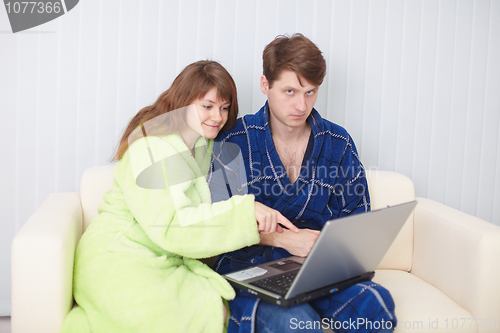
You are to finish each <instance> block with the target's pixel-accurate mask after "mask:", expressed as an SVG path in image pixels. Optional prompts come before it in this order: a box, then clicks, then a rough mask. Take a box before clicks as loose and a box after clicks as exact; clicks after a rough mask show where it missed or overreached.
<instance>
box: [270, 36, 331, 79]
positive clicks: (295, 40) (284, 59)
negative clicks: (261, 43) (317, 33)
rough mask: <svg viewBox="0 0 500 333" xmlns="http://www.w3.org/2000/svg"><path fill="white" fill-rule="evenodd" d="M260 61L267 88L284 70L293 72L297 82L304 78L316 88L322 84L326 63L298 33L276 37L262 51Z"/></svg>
mask: <svg viewBox="0 0 500 333" xmlns="http://www.w3.org/2000/svg"><path fill="white" fill-rule="evenodd" d="M262 60H263V67H264V73H263V74H264V75H265V76H266V79H267V81H268V82H269V87H272V85H273V83H274V81H276V80H278V79H279V78H280V75H281V73H282V72H283V71H284V70H290V71H293V72H295V74H297V77H298V78H299V81H300V79H301V78H304V79H306V80H307V81H308V82H310V83H311V84H313V85H316V86H320V85H321V83H323V79H324V77H325V74H326V61H325V59H324V58H323V55H322V54H321V51H320V50H319V49H318V47H317V46H316V44H314V43H313V42H311V40H309V39H308V38H307V37H305V36H304V35H302V34H300V33H297V34H294V35H293V36H292V37H288V36H285V35H280V36H277V37H276V38H275V39H274V40H273V41H272V42H271V43H269V44H268V45H267V46H266V48H265V49H264V53H263V54H262ZM301 84H302V82H301Z"/></svg>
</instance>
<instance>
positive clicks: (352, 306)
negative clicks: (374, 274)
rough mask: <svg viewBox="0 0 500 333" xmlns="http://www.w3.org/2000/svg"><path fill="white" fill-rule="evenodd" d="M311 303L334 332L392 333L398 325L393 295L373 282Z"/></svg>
mask: <svg viewBox="0 0 500 333" xmlns="http://www.w3.org/2000/svg"><path fill="white" fill-rule="evenodd" d="M310 304H311V305H312V307H313V308H314V309H315V310H316V312H317V313H318V314H319V315H320V316H321V317H322V318H326V319H328V326H329V328H330V329H332V330H333V331H335V332H349V333H354V332H370V333H374V332H391V331H392V330H393V329H394V328H395V327H396V325H397V320H396V315H395V313H394V301H393V299H392V296H391V294H390V293H389V291H388V290H387V289H385V288H383V287H382V286H380V285H378V284H376V283H374V282H371V281H368V282H362V283H358V284H356V285H354V286H351V287H349V288H347V289H345V290H342V291H341V292H338V293H336V294H333V295H330V296H328V297H323V298H321V299H317V300H315V301H312V302H310Z"/></svg>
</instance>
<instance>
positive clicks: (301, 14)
mask: <svg viewBox="0 0 500 333" xmlns="http://www.w3.org/2000/svg"><path fill="white" fill-rule="evenodd" d="M2 8H3V7H0V112H1V115H2V120H3V122H2V124H3V125H4V126H3V127H2V131H1V132H0V141H1V142H2V145H0V153H1V156H2V157H3V161H4V163H2V164H1V165H0V168H1V171H2V172H0V184H1V185H2V191H1V192H0V211H1V212H2V218H3V220H2V223H0V315H7V314H9V313H10V269H9V267H10V244H11V241H12V238H13V237H14V235H15V233H16V232H17V231H18V230H19V229H20V228H21V227H22V226H23V224H24V223H25V222H26V220H27V219H28V218H29V216H30V214H32V213H33V212H34V211H35V209H36V208H37V207H38V206H40V204H41V203H42V202H43V201H44V200H45V199H46V198H47V196H48V195H49V194H50V193H54V192H68V191H78V190H79V183H80V179H81V174H82V173H83V171H84V170H85V169H86V168H88V167H89V166H92V165H102V164H106V163H108V160H109V158H110V157H111V154H112V153H113V150H114V148H115V147H116V145H117V143H118V140H119V138H120V136H121V134H122V132H123V130H124V128H125V126H126V124H128V122H129V121H130V119H131V118H132V117H133V116H134V115H135V114H136V113H137V112H138V111H139V110H140V109H141V108H143V107H144V106H147V105H150V104H151V103H153V102H154V101H155V100H156V98H157V97H158V95H159V94H160V93H162V92H163V91H165V90H166V89H167V88H168V87H169V86H170V84H171V83H172V81H173V79H174V78H175V77H176V75H177V74H178V73H179V72H180V71H181V70H182V69H183V68H184V67H185V66H186V65H188V64H189V63H192V62H193V61H197V60H201V59H214V60H217V61H220V62H221V63H222V64H223V65H224V66H225V67H226V68H227V69H228V71H229V72H230V73H231V74H232V75H233V78H234V80H235V82H236V85H237V87H238V91H239V96H238V98H239V106H240V115H244V114H247V113H254V112H256V111H257V110H258V109H259V108H260V107H261V106H262V105H263V104H264V102H265V100H266V98H265V96H264V95H263V94H262V92H261V91H260V87H259V79H260V76H261V75H262V51H263V49H264V47H265V45H266V44H268V43H269V42H271V41H272V40H273V39H274V37H275V36H276V35H278V34H293V33H295V32H301V33H303V34H304V35H306V36H307V37H310V38H311V39H312V40H313V41H314V42H315V43H316V44H317V45H318V46H319V47H320V49H321V50H322V52H323V54H324V56H325V59H326V61H327V75H326V77H325V80H324V82H323V85H322V86H321V87H320V90H319V96H318V100H317V103H316V105H315V106H316V108H317V109H318V111H319V112H320V113H321V114H322V115H323V116H325V117H326V118H328V119H329V120H331V121H333V122H335V123H337V124H339V125H341V126H344V127H345V128H346V129H347V130H348V131H349V133H350V134H351V135H352V137H353V139H354V141H355V143H356V145H357V147H358V151H359V152H360V156H361V159H362V160H363V163H364V164H365V166H366V167H367V168H370V169H380V170H393V171H397V172H400V173H403V174H405V175H407V176H409V177H410V178H411V179H412V180H413V182H414V184H415V189H416V195H417V196H423V197H429V198H431V199H434V200H437V201H439V202H442V203H444V204H447V205H449V206H451V207H454V208H457V209H460V210H462V211H464V212H467V213H470V214H473V215H476V216H478V217H480V218H483V219H485V220H486V221H489V222H492V223H495V224H498V225H500V204H499V203H500V133H499V132H500V131H499V129H500V34H498V31H499V30H500V1H497V0H480V1H479V0H463V1H449V0H400V1H399V0H398V1H392V0H380V1H370V0H357V1H345V0H311V1H302V0H292V1H286V0H271V1H269V0H256V1H245V0H206V1H205V0H190V1H175V0H172V1H154V0H140V1H124V0H109V1H98V0H85V1H80V2H79V4H78V5H77V6H76V7H75V8H74V9H73V10H71V11H69V12H68V13H67V14H65V15H63V16H61V17H59V18H58V19H56V20H53V21H50V22H48V23H46V24H44V25H41V26H39V27H35V28H32V29H30V30H28V31H25V32H19V33H16V34H12V33H11V32H10V26H9V21H8V18H7V14H6V12H5V11H4V10H3V9H2ZM5 161H6V162H5Z"/></svg>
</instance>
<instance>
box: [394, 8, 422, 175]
mask: <svg viewBox="0 0 500 333" xmlns="http://www.w3.org/2000/svg"><path fill="white" fill-rule="evenodd" d="M403 6H404V8H403V22H402V26H401V27H400V29H401V30H402V37H401V38H402V45H401V76H400V96H399V107H398V110H399V115H398V128H397V132H398V133H397V148H396V168H395V169H396V170H399V172H401V173H403V174H405V175H406V176H409V177H410V176H411V175H412V170H413V161H414V154H413V147H414V142H415V120H416V114H417V92H418V70H419V66H418V62H419V57H420V47H419V46H420V26H421V20H422V19H421V18H422V15H423V13H422V3H421V1H405V2H404V4H403Z"/></svg>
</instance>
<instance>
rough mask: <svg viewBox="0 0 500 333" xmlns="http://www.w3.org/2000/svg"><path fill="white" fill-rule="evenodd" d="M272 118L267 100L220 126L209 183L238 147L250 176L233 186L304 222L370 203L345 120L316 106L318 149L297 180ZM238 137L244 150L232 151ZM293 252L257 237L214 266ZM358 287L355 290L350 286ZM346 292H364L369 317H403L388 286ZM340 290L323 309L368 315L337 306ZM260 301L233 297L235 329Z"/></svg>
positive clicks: (250, 320)
mask: <svg viewBox="0 0 500 333" xmlns="http://www.w3.org/2000/svg"><path fill="white" fill-rule="evenodd" d="M268 119H269V108H268V104H267V103H266V105H264V106H263V107H262V108H261V109H260V111H259V112H257V113H256V114H254V115H246V116H244V117H243V118H240V119H238V121H237V122H236V124H235V126H234V127H233V128H232V129H231V130H230V131H227V132H224V133H221V135H220V136H219V138H217V140H216V144H215V145H214V158H213V160H212V168H211V172H210V173H209V175H208V181H209V184H210V186H212V187H216V186H215V184H213V178H214V177H212V174H213V171H214V170H218V169H221V168H226V169H231V168H229V167H228V165H230V164H231V161H234V159H235V156H237V155H239V156H240V157H241V158H242V159H243V162H244V170H245V172H246V177H241V175H240V177H239V182H240V184H238V186H234V184H231V188H235V187H237V188H238V189H239V191H241V192H242V193H250V194H253V195H255V199H256V200H257V201H259V202H262V203H264V204H265V205H267V206H269V207H272V208H274V209H276V210H278V211H280V212H281V213H282V214H283V215H284V216H285V217H287V218H288V219H289V220H290V221H292V222H293V223H294V224H295V225H296V226H298V227H299V228H309V229H316V230H321V228H322V227H323V226H324V224H325V223H326V221H328V220H330V219H335V218H338V217H342V216H346V215H349V214H357V213H361V212H367V211H369V210H370V198H369V194H368V185H367V182H366V177H365V170H364V167H363V165H362V164H361V161H360V159H359V156H358V153H357V150H356V147H355V145H354V142H353V141H352V139H351V137H350V135H349V134H348V133H347V131H346V130H345V129H344V128H342V127H340V126H338V125H336V124H334V123H332V122H329V121H327V120H325V119H323V118H322V117H321V116H320V114H319V113H318V112H317V111H316V110H315V109H313V110H312V113H311V115H310V116H309V118H308V119H307V120H308V122H309V125H310V126H311V131H312V137H313V140H314V141H313V146H312V152H311V154H310V157H309V158H308V159H307V160H306V161H304V162H303V165H302V169H301V172H300V176H299V178H298V179H297V180H296V181H295V183H293V184H292V183H291V182H290V180H289V178H288V175H287V173H286V170H285V167H284V166H283V164H282V162H281V160H280V158H279V155H278V152H277V151H276V148H275V146H274V142H273V140H272V133H271V128H270V126H269V120H268ZM235 145H236V146H237V147H238V148H239V150H240V151H239V152H234V151H233V150H234V147H235ZM228 151H230V152H228ZM228 156H229V157H228ZM240 170H241V169H240ZM226 180H227V179H226ZM219 187H220V186H219ZM233 194H235V193H233ZM236 194H237V193H236ZM288 256H290V253H288V252H287V251H286V250H284V249H281V248H274V247H268V246H261V245H254V246H251V247H246V248H243V249H241V250H238V251H234V252H231V253H227V254H224V255H221V256H219V259H218V260H217V262H216V264H215V266H214V269H215V270H216V271H217V272H219V273H221V274H225V273H228V272H231V271H235V270H238V269H243V268H247V267H250V266H253V265H257V264H260V263H264V262H268V261H271V260H277V259H281V258H284V257H288ZM372 285H373V286H372V287H371V288H372V289H371V290H376V289H377V288H381V289H383V288H382V287H380V286H376V285H375V284H374V283H372ZM351 289H352V293H353V294H352V295H350V294H349V291H350V290H351ZM365 290H368V289H365ZM339 294H340V293H339ZM358 294H359V295H358ZM342 295H344V296H343V297H344V298H345V297H346V295H347V299H351V298H355V299H357V303H354V304H358V303H359V302H361V303H363V304H365V306H361V307H359V306H358V309H368V308H371V310H370V314H368V313H367V315H368V317H367V319H373V318H374V316H373V313H377V316H381V318H384V319H385V320H393V321H394V324H395V323H396V322H395V315H394V307H393V302H392V298H391V296H390V294H389V293H388V292H387V291H386V290H383V291H382V292H379V293H377V296H378V297H376V296H375V293H373V292H368V293H365V292H362V293H360V292H359V290H355V288H349V289H347V290H345V291H344V292H343V293H342ZM380 295H383V296H380ZM335 297H338V296H337V295H332V296H330V298H332V300H329V301H324V302H323V303H321V302H319V303H318V304H322V305H323V307H324V306H325V305H324V304H331V306H326V309H323V310H321V313H320V314H325V315H327V314H328V313H330V314H329V315H328V316H330V317H331V316H332V315H333V314H335V313H336V311H337V310H339V311H338V313H337V314H336V316H338V318H344V317H346V318H349V317H350V316H356V317H357V316H359V315H361V316H362V315H364V314H363V313H358V312H356V309H355V308H353V307H352V306H344V307H342V306H338V304H339V303H338V302H337V301H335ZM325 302H326V303H325ZM341 302H344V301H341ZM258 304H259V300H258V299H257V298H255V297H254V296H251V295H249V294H247V293H245V292H237V297H236V298H235V299H234V300H233V301H230V307H231V317H230V322H229V332H253V331H254V327H255V314H256V310H257V307H258ZM332 304H333V305H332ZM342 304H344V303H342ZM367 304H369V306H368V307H367V306H366V305H367ZM374 304H376V305H374ZM387 304H389V305H387ZM391 304H392V306H391ZM373 306H375V307H376V308H373ZM320 308H321V307H320ZM385 309H388V310H387V311H385ZM318 310H320V309H319V308H318ZM379 310H380V311H379Z"/></svg>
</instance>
